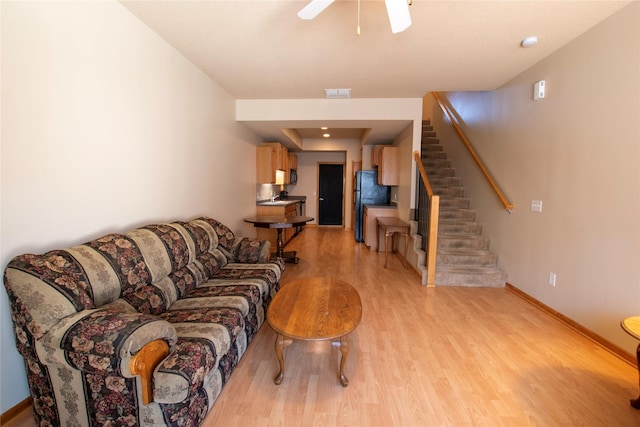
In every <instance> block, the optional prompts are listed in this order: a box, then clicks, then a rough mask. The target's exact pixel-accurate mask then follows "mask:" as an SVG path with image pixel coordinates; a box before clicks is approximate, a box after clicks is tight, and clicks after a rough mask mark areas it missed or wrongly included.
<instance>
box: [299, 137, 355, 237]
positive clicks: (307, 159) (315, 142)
mask: <svg viewBox="0 0 640 427" xmlns="http://www.w3.org/2000/svg"><path fill="white" fill-rule="evenodd" d="M304 145H305V148H306V149H307V150H312V151H305V152H299V153H297V154H298V184H297V185H295V186H292V187H291V189H290V190H289V194H291V195H294V194H295V195H305V196H307V203H306V209H307V212H306V213H307V216H312V217H314V218H315V220H314V221H312V222H311V224H317V219H318V196H317V191H318V163H319V162H324V163H344V165H345V169H344V176H345V183H344V184H345V185H344V217H343V221H344V223H343V224H344V228H346V229H350V228H351V218H352V208H353V179H352V177H353V162H354V161H360V160H361V150H360V141H359V140H356V139H353V140H351V139H336V140H331V139H329V140H326V139H305V140H304Z"/></svg>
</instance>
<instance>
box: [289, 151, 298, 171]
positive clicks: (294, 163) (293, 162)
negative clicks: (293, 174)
mask: <svg viewBox="0 0 640 427" xmlns="http://www.w3.org/2000/svg"><path fill="white" fill-rule="evenodd" d="M289 169H298V156H297V155H296V154H295V153H289Z"/></svg>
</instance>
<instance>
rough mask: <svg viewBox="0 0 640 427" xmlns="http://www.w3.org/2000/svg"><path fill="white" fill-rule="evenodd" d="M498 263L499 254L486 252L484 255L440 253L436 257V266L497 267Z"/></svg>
mask: <svg viewBox="0 0 640 427" xmlns="http://www.w3.org/2000/svg"><path fill="white" fill-rule="evenodd" d="M497 263H498V256H497V255H494V254H491V253H488V252H487V253H486V254H484V255H480V254H478V255H476V254H468V255H463V254H446V253H438V255H437V257H436V266H461V265H466V266H476V267H495V266H496V265H497Z"/></svg>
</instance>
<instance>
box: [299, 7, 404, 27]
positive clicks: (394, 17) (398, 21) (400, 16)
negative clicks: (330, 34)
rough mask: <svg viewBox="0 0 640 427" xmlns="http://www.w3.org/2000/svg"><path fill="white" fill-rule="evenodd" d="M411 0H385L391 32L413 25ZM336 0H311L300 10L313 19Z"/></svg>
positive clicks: (300, 13)
mask: <svg viewBox="0 0 640 427" xmlns="http://www.w3.org/2000/svg"><path fill="white" fill-rule="evenodd" d="M410 1H411V0H384V4H385V6H387V15H389V22H390V23H391V32H392V33H394V34H395V33H400V32H402V31H404V30H406V29H407V28H409V26H411V15H410V14H409V4H410ZM333 2H334V0H311V3H309V4H308V5H306V6H305V7H304V8H303V9H302V10H301V11H300V12H298V17H300V18H301V19H313V18H315V17H316V16H318V15H319V14H320V12H322V11H323V10H325V9H326V8H327V7H329V5H330V4H331V3H333ZM359 22H360V0H358V30H357V34H360V23H359Z"/></svg>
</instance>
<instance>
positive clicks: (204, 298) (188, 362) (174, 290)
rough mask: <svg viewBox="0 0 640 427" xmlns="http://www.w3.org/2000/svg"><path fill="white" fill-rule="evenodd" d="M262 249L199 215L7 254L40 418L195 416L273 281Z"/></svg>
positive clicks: (209, 400)
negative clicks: (58, 247)
mask: <svg viewBox="0 0 640 427" xmlns="http://www.w3.org/2000/svg"><path fill="white" fill-rule="evenodd" d="M269 248H270V243H269V242H268V241H260V240H256V239H251V238H240V237H238V238H236V237H235V235H234V233H233V232H232V231H231V230H230V229H229V228H228V227H226V226H225V225H223V224H221V223H220V222H218V221H216V220H214V219H211V218H198V219H195V220H192V221H189V222H174V223H170V224H155V225H148V226H145V227H141V228H138V229H136V230H133V231H130V232H128V233H126V234H109V235H106V236H104V237H101V238H99V239H95V240H93V241H90V242H87V243H85V244H82V245H78V246H74V247H72V248H68V249H61V250H54V251H50V252H47V253H46V254H43V255H33V254H26V255H20V256H17V257H15V258H14V259H13V260H11V262H10V263H9V265H8V266H7V268H6V270H5V280H4V281H5V287H6V289H7V292H8V295H9V301H10V304H11V311H12V318H13V322H14V327H15V334H16V342H17V347H18V350H19V351H20V353H21V354H22V356H23V357H24V360H25V365H26V369H27V376H28V381H29V387H30V390H31V396H32V398H33V407H34V416H35V418H36V421H37V423H38V425H65V426H66V425H75V426H86V425H92V426H97V425H101V426H102V425H112V426H115V425H118V426H121V425H128V426H135V425H176V426H178V425H180V426H197V425H199V424H200V423H201V422H202V421H203V420H204V418H205V416H206V414H207V412H208V411H209V409H210V408H211V406H212V405H213V403H214V401H215V400H216V398H217V397H218V395H219V393H220V391H221V389H222V386H223V385H224V384H225V383H226V381H227V380H228V379H229V376H230V375H231V372H232V371H233V369H234V368H235V366H236V365H237V363H238V361H239V359H240V358H241V357H242V355H243V353H244V351H245V350H246V348H247V346H248V344H249V343H250V342H251V340H252V338H253V337H254V336H255V334H256V333H257V332H258V330H259V328H260V326H261V325H262V323H263V321H264V319H265V314H266V311H267V307H268V305H269V302H270V301H271V299H272V297H273V296H274V295H275V293H276V291H277V290H278V286H279V280H280V275H281V273H282V271H283V270H284V264H283V263H282V261H281V260H277V261H272V262H270V261H267V259H268V257H269Z"/></svg>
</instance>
